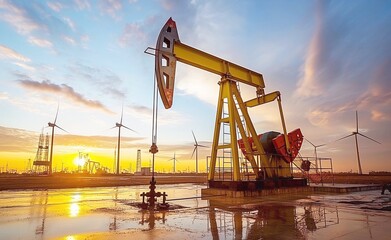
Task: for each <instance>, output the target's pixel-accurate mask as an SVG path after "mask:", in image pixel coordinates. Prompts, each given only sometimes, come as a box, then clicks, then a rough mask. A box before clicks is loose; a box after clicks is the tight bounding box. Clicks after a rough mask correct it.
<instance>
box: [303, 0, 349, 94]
mask: <svg viewBox="0 0 391 240" xmlns="http://www.w3.org/2000/svg"><path fill="white" fill-rule="evenodd" d="M328 5H329V3H328V2H325V1H317V9H316V26H315V32H314V35H313V36H312V40H311V42H310V46H309V48H308V52H307V55H306V59H305V63H304V66H303V77H302V78H301V79H300V81H299V82H298V84H297V90H296V94H297V95H298V96H303V97H313V96H319V95H322V94H323V93H324V92H325V91H327V89H328V88H329V87H330V86H331V84H332V82H334V81H335V80H336V78H337V77H338V75H339V74H340V72H341V65H343V64H342V61H341V60H340V58H339V56H336V54H335V53H336V50H337V49H338V48H337V47H338V45H339V44H340V42H341V41H342V40H343V35H344V34H343V30H344V26H343V24H341V22H338V20H339V19H338V18H337V17H336V16H334V15H332V14H331V11H330V10H329V9H330V7H329V6H328Z"/></svg>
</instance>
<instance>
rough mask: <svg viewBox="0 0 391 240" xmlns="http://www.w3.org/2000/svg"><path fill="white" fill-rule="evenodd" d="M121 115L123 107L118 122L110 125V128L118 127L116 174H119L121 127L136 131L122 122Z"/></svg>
mask: <svg viewBox="0 0 391 240" xmlns="http://www.w3.org/2000/svg"><path fill="white" fill-rule="evenodd" d="M123 115H124V108H123V107H122V112H121V120H120V122H119V123H115V126H114V127H112V128H116V127H117V128H118V143H117V144H118V145H117V146H118V149H117V164H116V167H117V169H116V174H117V175H118V174H119V159H120V150H121V127H124V128H126V129H128V130H130V131H132V132H136V131H134V130H133V129H130V128H128V127H127V126H125V125H123V124H122V118H123Z"/></svg>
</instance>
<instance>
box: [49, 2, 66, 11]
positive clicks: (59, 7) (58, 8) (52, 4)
mask: <svg viewBox="0 0 391 240" xmlns="http://www.w3.org/2000/svg"><path fill="white" fill-rule="evenodd" d="M47 5H48V7H49V8H50V9H52V10H53V11H55V12H60V11H61V10H62V9H63V8H64V6H63V5H62V4H61V3H60V2H48V3H47Z"/></svg>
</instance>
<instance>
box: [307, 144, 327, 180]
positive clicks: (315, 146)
mask: <svg viewBox="0 0 391 240" xmlns="http://www.w3.org/2000/svg"><path fill="white" fill-rule="evenodd" d="M305 140H306V141H307V142H309V143H310V144H311V145H312V146H313V147H314V149H315V168H316V173H318V153H317V151H316V149H317V148H318V147H323V146H325V145H326V144H319V145H315V144H313V143H312V142H310V140H308V139H305ZM321 166H322V165H321Z"/></svg>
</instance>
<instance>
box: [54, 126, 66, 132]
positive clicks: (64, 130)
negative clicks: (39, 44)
mask: <svg viewBox="0 0 391 240" xmlns="http://www.w3.org/2000/svg"><path fill="white" fill-rule="evenodd" d="M55 126H56V127H58V128H59V129H61V130H63V131H64V132H66V133H69V132H68V131H67V130H65V129H64V128H62V127H59V126H57V125H55Z"/></svg>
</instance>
